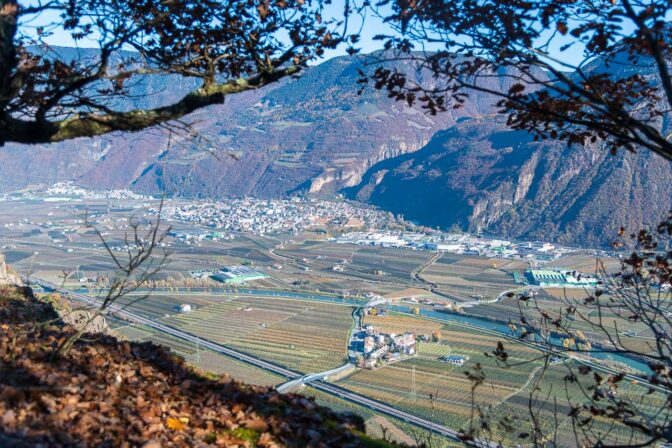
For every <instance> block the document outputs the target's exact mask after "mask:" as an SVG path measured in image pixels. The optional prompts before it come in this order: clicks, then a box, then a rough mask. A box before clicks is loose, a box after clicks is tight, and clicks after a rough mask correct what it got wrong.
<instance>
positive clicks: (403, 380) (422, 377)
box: [339, 314, 536, 428]
mask: <svg viewBox="0 0 672 448" xmlns="http://www.w3.org/2000/svg"><path fill="white" fill-rule="evenodd" d="M365 323H366V324H371V325H373V326H374V328H376V329H380V330H381V331H384V332H396V333H401V332H404V331H412V332H415V333H416V334H418V335H420V334H425V335H430V334H431V333H432V332H434V331H436V330H438V331H439V332H440V341H439V342H419V343H418V346H417V349H418V355H417V356H416V357H414V358H412V359H409V360H406V361H402V362H398V363H395V364H391V365H388V366H386V367H383V368H381V369H378V370H360V371H358V372H356V373H355V374H353V375H350V376H349V377H347V378H345V379H344V380H342V381H341V382H339V384H341V385H342V386H344V387H347V388H349V389H351V390H353V391H356V392H359V393H362V394H365V395H368V396H371V397H373V398H376V399H379V400H381V401H384V402H388V403H391V404H394V405H395V406H397V407H399V408H400V409H403V410H406V411H408V412H412V413H415V414H417V415H420V416H423V417H425V418H429V419H431V420H433V421H437V422H440V423H442V424H445V425H448V426H450V427H454V428H459V427H461V426H462V425H464V424H466V423H467V422H468V419H469V415H470V413H471V405H472V401H471V395H470V392H471V383H470V381H469V379H468V378H467V376H466V375H465V372H467V371H473V369H475V368H476V366H477V365H479V364H480V370H481V372H482V373H483V374H484V375H485V382H484V384H483V385H482V386H481V387H482V389H481V393H479V394H478V397H477V400H476V404H477V405H479V406H498V405H499V404H501V402H503V401H505V400H507V399H508V397H509V396H512V395H515V394H517V393H518V392H519V390H520V389H521V388H522V387H523V385H524V384H526V383H527V381H528V380H529V378H530V372H531V370H532V368H531V366H530V364H522V365H519V366H516V367H511V368H509V369H501V368H499V367H498V366H497V365H496V364H495V361H494V360H493V359H492V358H489V357H486V356H485V355H484V353H485V352H491V351H492V350H494V348H495V347H496V344H497V341H498V338H497V337H494V336H491V335H488V334H485V333H482V332H479V331H476V330H465V329H464V328H463V327H459V326H456V325H452V324H448V325H444V324H442V323H440V322H434V321H430V320H425V319H418V318H414V317H410V316H403V315H398V314H388V315H385V316H382V317H380V316H371V317H367V318H366V320H365ZM507 349H508V350H509V355H510V360H511V361H512V362H515V363H519V362H522V361H530V360H532V359H533V357H534V356H535V355H536V352H534V351H533V350H531V349H528V348H526V347H524V346H519V345H517V346H510V347H507ZM451 354H452V355H459V356H467V357H469V360H468V361H467V363H466V364H465V365H464V366H463V367H458V366H452V365H449V364H446V363H442V362H440V361H439V357H441V356H446V355H451ZM484 391H485V392H484Z"/></svg>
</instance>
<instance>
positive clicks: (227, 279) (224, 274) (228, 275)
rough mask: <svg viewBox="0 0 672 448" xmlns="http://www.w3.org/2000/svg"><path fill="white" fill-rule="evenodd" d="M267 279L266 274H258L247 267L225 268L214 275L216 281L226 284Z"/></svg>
mask: <svg viewBox="0 0 672 448" xmlns="http://www.w3.org/2000/svg"><path fill="white" fill-rule="evenodd" d="M266 277H267V275H266V274H262V273H261V272H257V271H255V270H254V269H251V268H249V267H247V266H225V267H223V268H222V269H220V270H219V272H217V273H215V274H213V275H212V278H213V279H214V280H217V281H218V282H222V283H226V284H233V283H243V282H249V281H252V280H259V279H262V278H266Z"/></svg>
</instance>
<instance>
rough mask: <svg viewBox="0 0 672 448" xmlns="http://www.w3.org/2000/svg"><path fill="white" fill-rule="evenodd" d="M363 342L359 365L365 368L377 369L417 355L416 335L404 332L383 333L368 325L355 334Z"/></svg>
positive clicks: (358, 340)
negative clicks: (397, 333) (399, 333)
mask: <svg viewBox="0 0 672 448" xmlns="http://www.w3.org/2000/svg"><path fill="white" fill-rule="evenodd" d="M355 340H356V341H357V342H358V343H360V344H361V352H360V356H359V366H360V367H362V368H364V369H375V368H378V367H382V366H384V365H385V364H389V363H391V362H395V361H400V360H402V359H408V357H411V356H415V354H416V348H415V342H416V341H415V335H414V334H413V333H404V334H401V335H396V334H394V333H382V332H379V331H377V330H375V329H374V328H373V326H371V325H367V326H366V327H365V328H364V330H363V331H360V332H359V334H357V335H355Z"/></svg>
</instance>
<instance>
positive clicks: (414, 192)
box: [0, 49, 672, 246]
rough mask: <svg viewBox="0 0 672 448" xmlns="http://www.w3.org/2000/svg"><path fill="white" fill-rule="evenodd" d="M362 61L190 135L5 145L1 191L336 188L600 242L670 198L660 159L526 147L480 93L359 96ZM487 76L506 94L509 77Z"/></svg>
mask: <svg viewBox="0 0 672 448" xmlns="http://www.w3.org/2000/svg"><path fill="white" fill-rule="evenodd" d="M61 51H62V52H63V53H64V54H66V55H68V57H82V55H81V54H79V53H72V52H79V51H81V50H73V49H61ZM69 52H70V53H72V54H70V53H69ZM88 57H91V55H88ZM369 57H370V56H352V57H350V56H347V57H346V56H344V57H337V58H334V59H330V60H328V61H326V62H323V63H322V64H320V65H317V66H314V67H310V68H308V69H306V70H305V71H304V72H303V73H302V74H301V76H300V77H299V78H298V79H287V80H283V81H282V82H279V83H277V84H274V85H272V86H268V87H266V88H263V89H260V90H258V91H254V92H246V93H244V94H240V95H237V96H233V97H230V98H228V99H227V101H226V102H225V104H222V105H218V106H213V107H210V108H208V109H206V110H202V111H200V112H198V113H195V114H193V116H191V117H189V121H190V123H191V125H192V127H193V128H194V129H196V130H197V131H198V136H197V137H196V138H194V137H192V136H187V135H185V134H184V133H180V132H177V133H171V132H168V131H166V130H165V129H159V130H149V131H145V132H141V133H137V134H126V135H111V136H107V137H103V138H95V139H79V140H74V141H70V142H64V143H59V144H54V145H48V146H30V147H28V146H22V145H13V144H11V145H10V144H8V145H6V146H5V147H3V148H1V149H0V189H3V190H13V189H17V188H21V187H25V186H27V185H34V184H51V183H53V182H56V181H61V180H73V181H75V182H76V183H78V184H81V185H83V186H87V187H91V188H132V189H134V190H136V191H138V192H144V193H157V192H160V191H165V192H166V193H168V194H169V195H175V196H182V197H194V198H223V197H230V196H234V197H240V196H246V195H253V196H258V197H263V198H272V197H283V196H287V195H293V194H306V195H319V196H327V197H328V196H332V195H334V194H336V193H339V192H342V193H344V194H346V195H347V196H348V197H350V198H353V199H358V200H361V201H366V202H370V203H372V204H375V205H378V206H380V207H381V208H384V209H387V210H390V211H392V212H394V213H397V214H400V215H403V216H404V217H405V218H407V219H410V220H413V221H417V222H418V223H420V224H424V225H429V226H433V227H440V228H444V229H446V228H449V227H453V226H455V225H457V226H459V227H460V228H462V229H464V230H470V231H474V230H483V231H487V232H490V233H493V234H498V235H501V236H505V237H510V238H525V239H544V240H553V241H558V242H562V243H568V244H582V245H591V246H604V245H606V244H608V242H609V240H610V239H611V238H612V236H613V235H614V234H615V231H616V229H618V228H619V227H620V226H622V225H624V226H626V227H630V228H636V227H638V226H640V225H641V224H642V223H655V222H656V220H658V219H660V218H662V217H663V216H664V214H665V213H666V212H667V211H668V210H669V209H670V207H671V206H672V197H671V194H670V193H671V192H670V191H668V188H667V187H668V186H669V185H670V184H671V182H670V181H672V170H671V169H670V168H671V167H670V164H669V163H668V162H665V161H663V160H662V159H661V158H659V157H657V156H654V155H650V154H640V155H633V154H618V155H616V156H611V155H609V154H608V153H607V152H606V151H605V150H604V149H602V148H600V146H599V145H592V146H586V147H578V146H572V147H568V146H567V145H566V144H564V143H560V142H553V141H546V142H534V141H532V139H531V137H530V136H529V135H528V134H526V133H524V132H518V131H511V130H509V129H508V128H507V127H506V125H505V123H504V122H503V121H502V118H501V117H500V116H499V115H498V114H497V107H496V106H495V103H496V98H494V97H492V96H489V95H485V94H481V93H472V94H471V95H470V96H469V98H468V99H467V101H466V103H465V105H464V107H462V108H460V109H455V110H451V111H449V112H446V113H442V114H438V115H436V116H431V115H429V114H427V113H426V112H425V111H423V110H422V109H420V108H419V107H409V106H408V105H405V104H403V103H400V102H396V101H395V100H393V99H390V98H388V97H387V95H386V94H385V93H384V92H381V91H377V90H375V89H373V88H367V89H364V91H363V93H362V94H358V92H357V90H358V89H359V85H358V83H357V81H358V79H359V78H360V74H359V70H360V69H362V68H365V65H366V64H367V62H368V61H370V59H369ZM390 64H394V65H395V66H396V68H397V69H400V70H402V71H404V72H405V73H406V74H407V75H408V76H409V77H411V78H412V79H413V80H414V81H416V82H418V83H421V84H424V85H431V83H433V82H435V81H434V79H433V78H432V76H431V75H430V74H429V73H426V72H424V71H422V70H416V69H415V68H414V67H412V66H411V65H408V64H407V63H404V62H395V63H390ZM595 69H600V67H599V64H598V65H597V66H596V67H595ZM629 70H631V69H629ZM640 70H644V71H646V70H647V68H646V67H645V66H644V67H642V68H640ZM484 82H487V83H489V86H488V87H490V88H493V89H506V88H508V84H507V83H508V81H507V80H506V77H500V78H497V77H490V78H488V79H487V81H484ZM192 87H193V85H191V84H190V83H189V81H184V80H180V79H175V78H173V77H157V78H153V79H150V80H149V81H147V82H145V83H140V84H138V85H137V86H135V87H134V89H136V91H134V97H139V98H143V100H142V104H132V105H131V106H144V107H154V106H157V105H160V104H162V103H163V102H165V101H170V100H171V99H175V98H177V97H179V96H180V95H182V94H184V93H185V92H187V91H188V90H189V89H190V88H192ZM155 92H156V93H155ZM150 93H152V94H150Z"/></svg>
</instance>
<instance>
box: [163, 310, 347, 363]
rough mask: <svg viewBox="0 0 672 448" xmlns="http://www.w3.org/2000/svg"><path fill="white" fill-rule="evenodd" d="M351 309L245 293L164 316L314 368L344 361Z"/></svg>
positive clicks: (245, 348)
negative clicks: (172, 315) (180, 313)
mask: <svg viewBox="0 0 672 448" xmlns="http://www.w3.org/2000/svg"><path fill="white" fill-rule="evenodd" d="M351 313H352V309H351V308H350V307H348V306H342V305H335V304H325V303H316V302H308V301H299V300H288V299H265V298H251V297H250V298H247V297H246V298H244V299H233V300H226V301H221V302H219V303H215V304H212V305H208V306H204V307H201V308H198V309H196V310H195V311H192V312H191V313H188V314H183V315H178V316H175V317H171V318H167V319H165V320H164V321H165V322H166V323H168V324H170V325H172V326H174V327H176V328H179V329H182V330H185V331H188V332H189V333H191V334H194V335H197V336H200V337H203V338H204V339H208V340H210V341H213V342H217V343H220V344H227V345H229V346H231V347H233V348H236V349H238V350H241V351H243V352H246V353H250V354H252V355H255V356H258V357H259V358H262V359H265V360H268V361H271V362H274V363H276V364H278V365H282V366H284V367H288V368H290V369H294V370H296V371H299V372H304V373H312V372H320V371H323V370H328V369H331V368H334V367H338V366H339V365H342V364H343V363H344V362H345V361H346V355H347V352H346V345H347V341H348V338H349V335H350V330H351V328H352V326H353V320H352V316H351Z"/></svg>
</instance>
